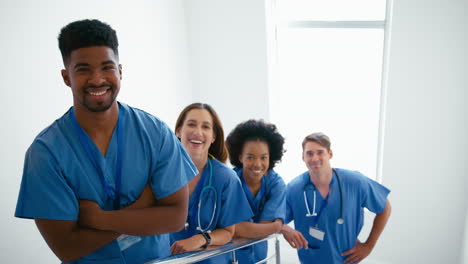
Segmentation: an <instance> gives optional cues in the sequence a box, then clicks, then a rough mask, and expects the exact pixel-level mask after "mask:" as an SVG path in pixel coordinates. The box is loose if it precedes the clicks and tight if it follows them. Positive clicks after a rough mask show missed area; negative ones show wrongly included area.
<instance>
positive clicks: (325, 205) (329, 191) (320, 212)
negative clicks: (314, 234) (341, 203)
mask: <svg viewBox="0 0 468 264" xmlns="http://www.w3.org/2000/svg"><path fill="white" fill-rule="evenodd" d="M308 178H309V184H311V185H312V186H314V192H316V191H317V187H315V185H314V183H313V182H312V180H310V177H308ZM334 180H335V179H334V178H332V180H331V182H330V186H329V187H328V193H327V196H326V197H325V199H324V201H323V203H322V205H321V206H320V209H319V211H318V213H317V216H316V217H315V221H314V222H315V224H313V226H316V227H317V226H318V223H319V220H320V216H322V212H323V210H324V209H325V207H327V205H328V202H329V200H330V194H331V192H332V189H333V182H334ZM308 202H309V201H307V203H308ZM315 202H316V201H314V203H315ZM314 206H315V205H314Z"/></svg>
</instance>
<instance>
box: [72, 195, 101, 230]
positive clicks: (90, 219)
mask: <svg viewBox="0 0 468 264" xmlns="http://www.w3.org/2000/svg"><path fill="white" fill-rule="evenodd" d="M79 204H80V215H79V220H78V223H79V224H80V225H81V226H84V227H89V228H94V229H99V228H98V222H99V221H98V219H99V216H100V213H101V212H102V209H101V208H100V207H99V205H98V204H97V203H96V202H94V201H90V200H79Z"/></svg>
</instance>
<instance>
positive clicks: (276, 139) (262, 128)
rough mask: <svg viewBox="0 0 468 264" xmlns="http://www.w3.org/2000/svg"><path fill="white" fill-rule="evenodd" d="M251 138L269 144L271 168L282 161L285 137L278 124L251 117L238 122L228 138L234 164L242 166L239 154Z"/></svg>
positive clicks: (230, 158) (230, 155)
mask: <svg viewBox="0 0 468 264" xmlns="http://www.w3.org/2000/svg"><path fill="white" fill-rule="evenodd" d="M251 140H260V141H263V142H265V143H267V144H268V149H269V151H270V162H269V166H268V169H269V170H271V169H273V168H274V167H275V165H276V164H277V163H278V162H279V161H281V158H282V157H283V153H284V152H285V150H284V149H283V145H284V137H283V136H282V135H281V134H280V133H279V132H278V130H277V129H276V126H275V125H274V124H270V123H266V122H265V121H263V120H254V119H250V120H247V121H245V122H242V123H240V124H238V125H237V126H236V127H235V128H234V129H233V130H232V131H231V133H229V135H228V136H227V138H226V146H227V148H228V151H229V160H230V161H231V164H232V165H234V166H235V167H237V168H242V163H241V162H240V161H239V156H240V154H241V153H242V149H243V147H244V144H245V142H247V141H251Z"/></svg>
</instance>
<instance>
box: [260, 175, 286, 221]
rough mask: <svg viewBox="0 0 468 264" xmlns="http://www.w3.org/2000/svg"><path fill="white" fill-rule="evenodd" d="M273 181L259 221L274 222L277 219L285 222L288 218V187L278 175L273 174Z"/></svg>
mask: <svg viewBox="0 0 468 264" xmlns="http://www.w3.org/2000/svg"><path fill="white" fill-rule="evenodd" d="M270 176H272V177H274V178H273V179H272V181H271V182H270V183H269V184H268V185H267V186H269V192H268V193H267V195H268V196H267V199H266V202H265V205H264V207H263V211H262V212H261V215H260V218H259V221H274V220H275V219H281V220H282V221H283V222H285V218H286V185H285V184H284V181H283V179H282V178H281V177H280V176H279V175H278V174H276V173H275V172H271V175H270Z"/></svg>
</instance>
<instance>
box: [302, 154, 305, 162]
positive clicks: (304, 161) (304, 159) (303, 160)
mask: <svg viewBox="0 0 468 264" xmlns="http://www.w3.org/2000/svg"><path fill="white" fill-rule="evenodd" d="M302 161H304V162H305V159H304V151H302Z"/></svg>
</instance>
